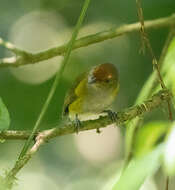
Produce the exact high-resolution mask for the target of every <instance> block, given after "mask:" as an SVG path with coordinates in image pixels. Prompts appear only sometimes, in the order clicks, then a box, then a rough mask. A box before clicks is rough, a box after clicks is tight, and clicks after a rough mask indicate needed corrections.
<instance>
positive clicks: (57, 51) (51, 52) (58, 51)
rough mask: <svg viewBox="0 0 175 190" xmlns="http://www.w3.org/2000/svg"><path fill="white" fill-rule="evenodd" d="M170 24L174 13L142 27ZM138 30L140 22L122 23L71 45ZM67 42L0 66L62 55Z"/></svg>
mask: <svg viewBox="0 0 175 190" xmlns="http://www.w3.org/2000/svg"><path fill="white" fill-rule="evenodd" d="M172 24H175V14H173V15H171V16H168V17H164V18H159V19H154V20H148V21H145V22H144V27H145V28H146V29H157V28H161V27H167V26H171V25H172ZM139 30H140V23H139V22H137V23H133V24H126V25H122V26H120V27H116V28H112V29H109V30H106V31H102V32H98V33H95V34H92V35H87V36H85V37H82V38H80V39H78V40H76V41H75V44H74V46H73V50H74V49H78V48H81V47H86V46H89V45H91V44H95V43H99V42H103V41H105V40H109V39H112V38H116V37H118V36H121V35H124V34H127V33H131V32H137V31H139ZM67 45H68V44H63V45H61V46H57V47H54V48H50V49H48V50H45V51H42V52H39V53H35V54H32V53H30V52H25V57H24V56H20V57H19V58H18V59H16V60H14V61H13V62H10V63H8V62H2V61H1V62H0V63H1V64H0V67H2V68H3V67H9V66H10V67H18V66H21V65H27V64H35V63H37V62H40V61H44V60H47V59H50V58H53V57H55V56H59V55H63V54H64V53H65V51H66V47H67Z"/></svg>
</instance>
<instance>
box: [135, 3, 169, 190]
mask: <svg viewBox="0 0 175 190" xmlns="http://www.w3.org/2000/svg"><path fill="white" fill-rule="evenodd" d="M136 4H137V10H138V17H139V20H140V23H141V36H142V38H143V41H144V42H145V45H146V46H147V48H148V50H149V53H150V55H151V57H152V64H153V67H154V69H155V70H156V72H157V76H158V79H159V82H160V85H161V87H162V89H164V90H165V89H166V86H165V84H164V81H163V78H162V76H161V73H160V68H159V65H158V62H157V59H156V56H155V54H154V52H153V49H152V47H151V43H150V40H149V38H148V34H147V33H146V31H145V27H144V17H143V10H142V6H141V0H136ZM167 105H168V115H169V116H168V117H169V120H170V121H171V122H172V121H173V116H172V110H171V99H168V100H167ZM168 185H169V177H168V176H167V179H166V187H165V189H166V190H168Z"/></svg>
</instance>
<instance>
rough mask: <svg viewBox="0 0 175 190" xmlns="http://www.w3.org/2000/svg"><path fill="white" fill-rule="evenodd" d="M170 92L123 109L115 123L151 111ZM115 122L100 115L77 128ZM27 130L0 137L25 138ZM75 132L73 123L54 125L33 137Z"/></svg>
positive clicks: (85, 128) (163, 100) (165, 98)
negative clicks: (54, 126)
mask: <svg viewBox="0 0 175 190" xmlns="http://www.w3.org/2000/svg"><path fill="white" fill-rule="evenodd" d="M170 97H171V94H170V92H169V91H168V90H161V91H159V92H158V93H156V94H155V95H153V96H152V97H151V98H150V99H149V100H146V101H144V102H143V103H142V104H139V105H135V106H133V107H130V108H127V109H126V110H124V111H121V112H118V113H117V121H116V124H117V125H121V124H123V123H125V122H127V121H129V120H131V119H133V118H135V117H137V116H140V115H142V114H145V113H147V112H150V111H152V110H153V109H155V108H157V107H158V106H160V105H161V103H163V102H165V101H167V100H168V99H170ZM111 124H115V123H114V122H112V121H111V120H110V119H109V117H108V116H101V117H100V118H99V119H96V120H88V121H84V122H82V126H81V128H80V129H79V131H85V130H91V129H97V128H103V127H107V126H108V125H111ZM30 133H31V132H29V131H10V130H8V131H4V132H1V134H0V138H2V139H7V140H14V139H18V140H26V139H28V137H29V136H30ZM72 133H76V129H75V127H74V125H73V124H65V125H64V126H61V127H56V128H53V129H49V130H44V131H41V132H39V133H36V134H35V137H36V136H37V138H38V137H39V138H41V137H42V138H44V141H46V140H47V141H48V140H50V139H52V138H54V137H57V136H63V135H68V134H72Z"/></svg>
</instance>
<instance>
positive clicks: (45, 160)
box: [0, 0, 175, 190]
mask: <svg viewBox="0 0 175 190" xmlns="http://www.w3.org/2000/svg"><path fill="white" fill-rule="evenodd" d="M0 2H1V6H0V23H1V28H0V35H1V37H2V38H3V39H5V40H11V38H10V37H9V36H10V35H9V34H10V33H11V30H12V28H13V25H14V24H15V23H16V22H17V21H18V20H19V19H20V18H21V17H23V16H25V15H27V14H30V13H31V12H33V11H39V12H43V11H47V12H51V13H53V14H54V16H55V18H56V23H57V21H58V23H57V24H58V26H59V24H60V22H64V24H65V25H66V27H67V28H66V29H67V30H68V31H69V33H71V31H72V27H73V26H74V25H75V23H76V20H77V18H78V15H79V13H80V9H81V6H82V2H83V0H76V1H71V0H69V1H68V0H59V1H56V0H39V1H35V0H31V1H23V0H15V1H10V0H1V1H0ZM143 9H144V16H145V19H154V18H159V17H163V16H168V15H170V14H172V13H174V10H175V3H174V0H167V1H164V0H159V1H152V0H143ZM60 16H61V17H62V18H63V20H61V21H60ZM44 19H45V20H44V22H45V23H46V25H48V26H49V25H51V22H52V21H53V20H52V21H51V20H49V19H47V18H44ZM137 20H138V19H137V11H136V5H135V1H130V0H128V1H122V0H119V1H116V0H111V1H105V0H101V1H92V3H91V5H90V7H89V9H88V14H87V17H86V20H85V22H84V25H83V27H82V35H88V34H90V33H95V32H99V31H101V30H105V29H108V28H111V27H113V26H120V25H122V24H127V23H132V22H137ZM54 22H55V21H54ZM22 27H23V26H21V27H19V30H22ZM61 27H62V25H60V28H61ZM57 28H59V27H55V29H56V30H57ZM61 29H62V28H61ZM60 33H61V30H59V32H58V38H62V37H63V36H59V35H60ZM167 33H168V28H162V29H157V30H149V37H150V41H151V45H152V47H153V49H154V51H155V54H156V56H157V57H159V56H160V52H161V50H162V47H163V44H164V42H165V39H166V36H167ZM63 34H65V35H67V33H66V32H65V31H63ZM16 35H18V32H16ZM33 35H35V34H33ZM80 35H81V34H80ZM26 38H27V37H26ZM55 40H56V39H55ZM174 44H175V41H173V42H172V44H171V46H170V48H169V53H168V55H167V57H166V59H165V62H166V64H164V65H166V66H165V67H163V68H162V72H163V74H164V77H165V78H164V79H165V82H166V84H168V85H169V86H170V87H172V88H171V89H173V92H174V76H175V70H174V60H175V56H174V55H175V54H174V52H175V49H174V47H175V46H174ZM140 45H141V43H140V36H139V33H133V34H129V35H125V36H121V37H118V38H116V39H112V40H108V41H105V42H102V43H98V44H94V45H91V46H89V47H85V48H82V49H78V50H75V51H73V52H72V56H71V59H70V61H69V64H68V66H67V67H66V70H65V72H64V77H63V78H62V80H61V83H60V84H59V87H58V88H57V91H56V93H55V95H54V97H53V99H52V102H51V105H50V106H49V109H48V111H47V113H46V115H45V118H44V121H43V124H42V125H41V129H46V128H52V127H55V126H56V124H57V125H58V124H59V121H60V119H61V112H62V105H63V100H64V96H65V93H66V91H67V89H68V88H69V87H70V85H71V83H72V81H73V80H74V79H75V78H76V77H77V76H78V75H79V74H80V73H82V72H84V71H86V70H87V69H88V68H89V67H91V66H92V65H96V64H99V63H103V62H111V63H114V64H116V66H117V67H118V69H119V72H120V93H119V95H118V97H117V100H116V102H115V104H114V110H116V111H118V110H121V109H122V108H124V107H128V106H131V105H132V104H133V103H134V102H135V99H136V97H137V95H138V92H139V91H140V89H141V87H142V85H143V84H144V82H145V80H146V79H147V78H148V76H149V75H150V73H151V72H152V64H151V59H150V57H149V56H148V55H147V53H146V55H145V56H143V55H141V54H139V49H140ZM7 55H9V53H8V52H7V51H6V50H5V49H4V48H2V47H0V57H1V58H3V57H6V56H7ZM170 71H171V72H170ZM42 74H43V73H42V70H41V72H40V73H39V75H42ZM52 82H53V77H52V78H51V79H49V80H46V81H45V82H43V83H42V84H33V85H32V84H28V83H25V82H24V81H20V80H18V79H17V78H16V77H15V76H14V75H13V73H12V72H11V71H10V69H8V68H6V69H0V89H1V91H0V97H2V99H3V102H4V103H5V105H6V106H7V108H8V110H9V114H10V117H11V125H10V129H17V130H26V129H27V130H31V127H32V126H33V124H34V122H35V120H36V118H37V116H38V114H39V112H40V110H41V107H42V105H43V104H44V102H45V99H46V97H47V94H48V92H49V89H50V87H51V85H52ZM165 115H166V114H165V113H162V111H160V110H158V111H155V112H153V113H151V114H148V115H147V117H146V118H145V121H147V120H149V121H150V120H153V119H154V120H162V118H166V116H165ZM6 121H7V123H8V122H9V119H7V120H6ZM6 126H7V125H6ZM158 127H159V130H158ZM165 132H166V125H164V124H162V123H158V124H157V123H153V124H148V125H146V126H144V128H143V129H139V131H138V133H137V137H136V144H135V147H136V149H135V151H136V152H139V153H138V154H144V153H146V152H147V151H149V150H151V149H152V148H153V147H154V145H155V142H157V140H158V139H159V137H162V135H163V134H164V133H165ZM80 135H81V134H80ZM76 137H77V136H76ZM76 137H75V136H73V135H69V136H66V137H60V138H58V139H55V140H53V141H52V142H49V143H48V144H47V145H45V147H44V148H42V149H41V151H40V152H39V153H38V155H37V156H36V157H35V158H33V160H32V162H31V163H30V164H29V166H28V168H27V169H28V170H27V172H26V173H25V172H24V170H23V171H21V177H20V179H19V181H18V182H19V184H20V183H22V179H24V181H25V182H24V185H23V186H22V187H17V189H19V188H21V189H27V186H28V184H30V185H31V181H32V180H33V179H32V178H31V179H30V177H29V176H28V173H30V172H31V173H32V175H34V173H37V177H39V176H40V177H41V178H40V180H38V181H39V182H36V183H33V187H32V189H34V188H36V189H42V190H44V189H48V186H47V185H48V184H54V185H53V188H52V189H55V190H57V189H72V190H73V189H76V190H77V189H82V188H83V189H87V190H89V189H92V190H93V189H94V190H96V189H101V188H102V187H104V184H105V183H106V182H107V179H110V177H111V176H113V175H114V174H115V173H116V171H120V169H121V160H123V152H120V154H116V155H114V157H113V160H112V161H111V160H108V161H105V162H101V163H99V164H97V163H93V162H92V161H89V160H88V159H87V158H85V157H83V156H82V153H81V152H80V150H79V149H78V148H77V145H76V143H75V140H74V139H75V138H76ZM109 139H110V136H109ZM144 139H147V141H146V140H145V141H144ZM148 139H149V140H148ZM89 141H91V140H89ZM107 141H108V140H106V142H107ZM94 143H95V142H94ZM118 143H119V144H120V146H121V147H123V144H122V142H118ZM22 144H23V143H22V142H19V143H16V142H14V141H13V142H7V143H5V144H1V145H0V146H1V154H2V156H1V159H0V162H1V165H3V168H7V167H9V166H11V164H12V161H15V158H16V155H17V154H18V152H17V151H19V150H20V148H21V146H22ZM99 148H103V147H99ZM109 148H110V147H109ZM104 153H105V149H104ZM159 153H160V152H159V150H158V151H157V150H156V151H153V152H151V153H150V156H148V157H146V158H143V160H141V161H139V168H138V167H137V162H136V163H135V165H134V166H133V167H132V168H131V169H129V171H128V170H127V171H126V174H125V176H126V177H124V178H123V179H122V180H123V182H122V185H123V184H126V181H127V179H128V175H129V176H132V175H133V173H134V174H135V171H137V173H136V174H137V175H133V177H134V176H135V178H134V179H133V178H131V179H130V181H128V185H130V184H131V183H132V184H133V182H134V180H136V179H137V184H133V185H134V186H137V187H138V184H141V182H142V181H143V179H144V177H145V175H146V172H148V173H149V172H151V173H154V171H155V169H157V159H158V158H159ZM136 154H137V153H136ZM12 158H13V160H12ZM152 159H155V160H154V161H155V162H152V161H151V160H152ZM149 163H152V164H150V166H149V167H148V170H146V171H144V170H143V168H144V167H145V165H147V164H148V165H149ZM171 166H172V165H171ZM171 166H170V167H171ZM35 168H36V170H35ZM29 171H30V172H29ZM25 175H26V176H27V177H26V178H25ZM25 179H26V180H25ZM47 180H48V181H47ZM49 180H50V181H49ZM43 181H46V182H45V183H46V184H47V185H46V184H44V183H43ZM115 182H116V181H115ZM129 182H130V183H129ZM157 182H158V184H160V181H157ZM37 183H38V184H37ZM120 184H121V183H120ZM37 185H38V186H37ZM126 185H127V184H126ZM158 187H159V186H158ZM30 188H31V187H30ZM128 188H129V189H131V188H130V187H129V186H128ZM172 189H173V187H172Z"/></svg>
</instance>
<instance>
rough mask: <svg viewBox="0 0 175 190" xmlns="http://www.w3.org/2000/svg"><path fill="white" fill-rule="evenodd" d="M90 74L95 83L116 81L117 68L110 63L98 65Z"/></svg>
mask: <svg viewBox="0 0 175 190" xmlns="http://www.w3.org/2000/svg"><path fill="white" fill-rule="evenodd" d="M92 74H93V76H94V78H95V79H96V81H108V80H118V71H117V68H116V67H115V66H114V65H113V64H111V63H104V64H101V65H98V66H97V67H95V68H94V71H93V73H92Z"/></svg>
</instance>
